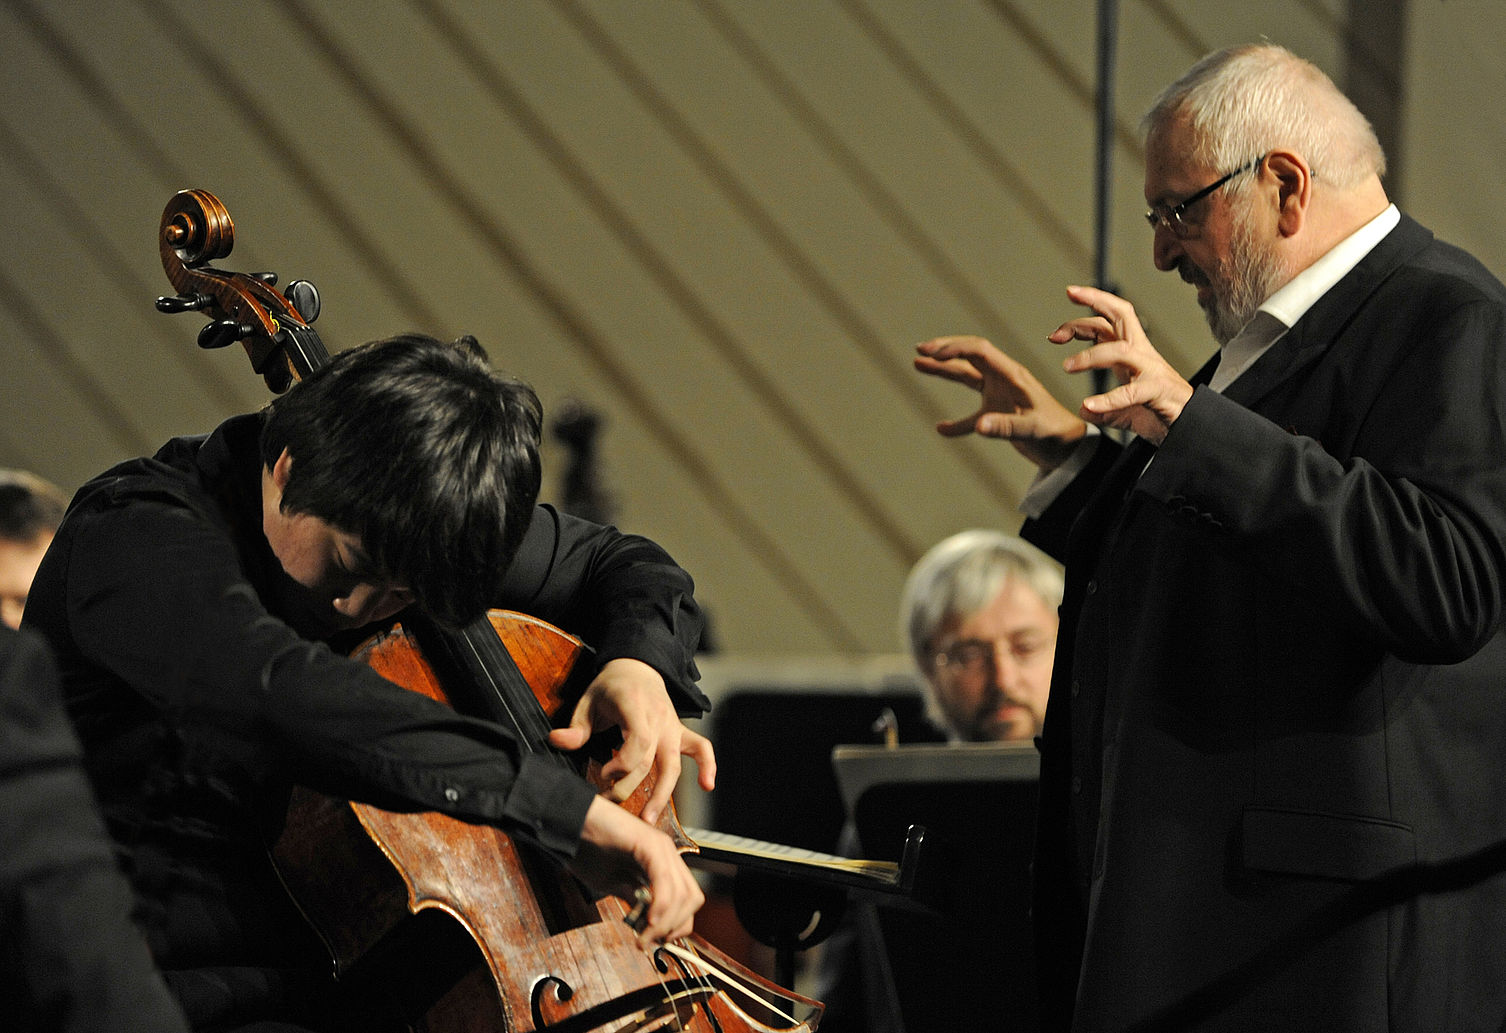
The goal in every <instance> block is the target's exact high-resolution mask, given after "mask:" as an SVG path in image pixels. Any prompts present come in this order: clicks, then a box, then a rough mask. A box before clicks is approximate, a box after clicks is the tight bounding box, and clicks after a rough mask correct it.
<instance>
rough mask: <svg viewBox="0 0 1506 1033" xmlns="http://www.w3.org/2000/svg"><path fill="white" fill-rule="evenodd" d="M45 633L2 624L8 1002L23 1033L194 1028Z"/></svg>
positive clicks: (3, 937) (0, 732)
mask: <svg viewBox="0 0 1506 1033" xmlns="http://www.w3.org/2000/svg"><path fill="white" fill-rule="evenodd" d="M82 759H83V758H82V753H81V751H80V749H79V744H78V739H77V737H76V736H74V734H73V728H72V726H71V725H70V724H69V723H68V715H67V714H66V712H65V711H64V710H63V701H62V697H61V696H60V695H59V693H58V680H57V671H56V669H55V667H54V666H53V663H52V657H51V656H49V655H48V652H47V647H46V646H44V645H43V644H42V641H41V640H40V639H39V638H38V637H37V636H35V635H33V634H30V633H27V632H21V631H17V630H15V629H14V628H11V627H8V626H5V625H0V844H4V847H3V848H0V1009H3V1013H4V1015H5V1028H6V1029H8V1030H11V1031H13V1033H99V1031H101V1030H136V1029H143V1030H153V1031H154V1033H178V1031H186V1030H187V1029H188V1023H187V1022H186V1021H184V1018H183V1013H182V1012H181V1011H179V1010H178V1007H177V1005H176V1004H175V1003H174V1002H173V999H172V997H171V996H170V995H169V994H168V992H167V987H166V986H165V985H164V984H163V982H162V977H161V976H160V975H158V973H157V971H156V968H155V967H154V966H153V964H152V957H151V955H150V954H149V953H148V952H147V948H146V942H145V941H144V940H143V939H142V937H141V933H140V931H139V930H138V929H136V927H135V926H134V925H132V923H131V889H130V887H129V886H128V885H127V884H126V881H125V879H124V878H122V877H121V874H120V872H119V870H118V869H117V868H116V866H115V856H114V851H113V850H112V849H111V844H110V839H109V836H107V835H106V834H105V827H104V823H103V822H102V821H100V817H99V812H98V810H97V809H96V808H95V804H94V797H93V795H92V793H91V792H90V790H89V782H88V779H87V778H85V777H84V771H83V767H82Z"/></svg>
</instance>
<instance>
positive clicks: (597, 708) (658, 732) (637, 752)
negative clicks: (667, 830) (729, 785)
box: [549, 657, 716, 825]
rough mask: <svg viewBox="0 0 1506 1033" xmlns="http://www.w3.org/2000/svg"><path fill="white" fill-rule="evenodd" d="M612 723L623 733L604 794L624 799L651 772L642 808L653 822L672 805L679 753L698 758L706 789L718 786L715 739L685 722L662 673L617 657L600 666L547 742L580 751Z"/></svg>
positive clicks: (605, 774) (607, 768)
mask: <svg viewBox="0 0 1506 1033" xmlns="http://www.w3.org/2000/svg"><path fill="white" fill-rule="evenodd" d="M614 727H615V728H618V729H620V730H621V732H622V745H621V746H619V747H618V748H617V749H616V750H615V751H613V754H612V759H611V760H609V761H608V762H607V763H606V764H604V765H602V768H601V777H602V778H603V779H604V780H605V781H606V783H607V789H606V795H607V796H609V797H610V798H611V799H613V800H615V801H617V802H618V803H621V802H622V801H623V800H626V799H627V798H628V797H630V796H632V795H633V792H634V791H635V790H637V788H638V786H639V785H640V784H642V782H643V780H644V779H645V778H646V777H648V774H649V772H653V774H654V784H653V792H652V793H651V794H650V795H649V798H648V801H647V802H646V803H645V804H644V806H643V812H642V816H643V820H644V821H646V822H648V823H649V824H650V825H652V824H655V823H656V822H658V820H659V816H660V815H661V814H663V813H664V810H665V808H666V807H668V806H669V801H670V795H671V794H672V793H673V792H674V789H675V783H676V782H677V781H679V778H680V768H681V761H680V758H681V756H686V757H690V758H691V759H692V760H694V761H695V763H696V769H697V774H698V779H697V780H698V782H699V783H700V786H701V788H702V789H705V790H707V791H710V790H711V789H712V788H713V787H714V786H715V785H716V752H715V751H714V750H713V749H712V747H711V741H710V740H709V739H707V738H706V737H705V736H703V735H699V734H697V733H695V732H693V731H691V730H690V729H689V728H687V727H685V725H684V724H683V723H682V722H681V721H680V716H679V715H678V714H676V713H675V708H674V703H673V702H671V700H670V698H669V692H668V690H666V689H665V687H664V678H663V677H662V676H661V675H660V674H659V672H658V671H656V670H654V669H653V668H652V667H650V666H649V665H648V664H646V663H644V662H643V661H641V660H633V659H631V658H628V657H618V658H617V659H614V660H609V661H607V662H606V663H605V664H604V665H602V668H601V671H600V672H598V673H597V675H596V677H595V679H593V680H592V682H591V684H590V685H588V686H587V687H586V691H585V692H584V693H583V694H582V695H581V698H580V702H578V703H577V704H576V705H575V711H574V713H573V714H572V715H571V718H570V723H569V724H568V725H566V726H565V727H564V728H556V729H555V730H554V731H552V732H550V733H549V742H550V744H551V745H553V746H554V747H555V748H556V749H561V750H567V751H569V750H578V749H580V748H581V747H582V746H584V745H585V744H586V740H587V739H589V738H590V737H591V736H592V735H593V734H594V733H596V732H600V731H605V730H606V729H608V728H614Z"/></svg>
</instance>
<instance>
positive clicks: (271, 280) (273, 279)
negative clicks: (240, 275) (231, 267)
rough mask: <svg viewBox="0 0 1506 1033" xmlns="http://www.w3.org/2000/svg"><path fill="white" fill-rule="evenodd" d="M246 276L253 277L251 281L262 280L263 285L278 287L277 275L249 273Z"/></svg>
mask: <svg viewBox="0 0 1506 1033" xmlns="http://www.w3.org/2000/svg"><path fill="white" fill-rule="evenodd" d="M246 275H247V276H249V277H251V279H253V280H260V281H261V282H262V283H264V284H266V285H267V286H268V287H276V286H277V274H276V273H271V272H267V273H247V274H246Z"/></svg>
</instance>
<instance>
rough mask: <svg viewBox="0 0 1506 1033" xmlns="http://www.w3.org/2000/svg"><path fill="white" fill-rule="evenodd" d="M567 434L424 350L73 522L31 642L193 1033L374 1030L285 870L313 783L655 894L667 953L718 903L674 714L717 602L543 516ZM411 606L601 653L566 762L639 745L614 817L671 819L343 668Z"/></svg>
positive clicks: (128, 467)
mask: <svg viewBox="0 0 1506 1033" xmlns="http://www.w3.org/2000/svg"><path fill="white" fill-rule="evenodd" d="M541 422H542V413H541V408H540V406H539V402H538V399H537V397H536V396H535V395H534V393H533V391H532V390H531V389H529V388H528V387H527V386H525V385H523V384H521V383H518V382H516V381H512V380H509V379H506V378H503V377H501V376H499V375H497V374H495V373H494V372H493V371H492V370H491V368H490V367H489V365H488V364H487V362H486V359H485V356H484V353H482V351H481V349H480V347H479V345H477V344H476V342H475V341H474V339H472V338H463V339H461V341H458V342H456V343H455V344H454V345H446V344H442V343H441V342H439V341H436V340H434V339H432V338H427V337H421V336H418V335H405V336H399V337H395V338H391V339H388V340H384V341H377V342H372V343H371V344H368V345H365V346H362V347H360V348H355V349H351V350H350V351H347V352H343V353H340V354H338V355H336V356H335V357H334V358H333V359H332V360H331V361H330V363H329V364H327V365H326V366H324V367H322V368H320V369H319V370H317V371H316V372H315V373H313V374H312V375H311V376H310V377H309V378H308V379H307V380H306V381H304V382H303V383H301V384H297V385H295V386H294V387H293V388H292V389H291V390H289V391H288V393H287V394H285V395H283V396H281V397H279V398H277V399H275V400H274V401H273V402H271V403H270V404H269V405H268V406H267V408H266V409H265V410H264V411H263V412H261V413H256V414H250V415H244V416H240V417H236V418H233V419H231V420H229V421H227V422H226V423H224V424H222V425H221V426H220V427H219V428H218V429H216V430H215V431H214V432H213V433H212V434H209V435H207V436H199V437H184V438H178V439H175V440H173V441H170V442H169V443H167V444H166V445H165V446H163V448H162V449H161V450H160V451H159V452H158V453H157V454H156V456H154V457H152V458H149V459H146V458H144V459H138V460H133V461H130V462H126V463H124V464H121V465H119V466H117V467H115V468H114V469H112V470H110V471H108V472H106V473H104V474H102V475H100V476H99V477H97V478H95V479H94V480H92V481H90V482H89V483H88V484H86V485H84V487H83V488H82V489H81V490H80V491H79V493H78V494H77V496H76V497H75V499H74V501H73V503H72V505H71V507H70V509H69V512H68V515H67V516H66V517H65V519H64V521H63V524H62V526H61V527H60V528H59V530H58V534H57V538H56V540H55V541H54V543H53V546H52V549H51V550H50V551H49V553H48V556H47V558H46V560H45V561H44V562H43V564H42V567H41V569H40V570H39V571H38V573H37V577H36V581H35V582H34V584H33V587H32V593H31V598H30V600H29V603H28V606H27V610H26V617H25V623H26V624H27V626H29V627H35V628H36V629H37V630H39V631H41V632H42V633H43V634H44V635H45V636H46V638H47V639H48V640H49V642H50V644H51V646H52V648H53V650H54V652H55V653H56V656H57V660H58V665H59V669H60V671H61V675H62V683H63V688H64V693H65V696H66V698H67V701H68V704H69V709H70V712H71V714H72V716H73V718H74V721H75V724H76V727H77V730H78V733H79V736H80V739H81V740H82V743H83V747H84V753H85V761H86V766H87V769H88V771H89V774H90V777H91V779H92V781H93V784H94V787H95V790H96V792H97V794H98V795H99V797H100V803H101V806H102V808H103V811H104V815H105V818H106V821H107V823H108V826H109V829H110V832H111V834H112V836H113V837H114V839H115V842H116V844H117V846H118V849H119V851H120V853H121V855H122V857H123V859H124V864H125V867H126V871H127V873H128V875H129V877H130V880H131V882H132V884H133V886H134V888H135V891H136V894H137V897H138V900H139V905H140V909H141V915H140V920H141V922H142V925H143V927H144V929H145V932H146V935H147V938H148V942H149V944H150V947H151V950H152V953H153V955H154V957H155V958H156V960H157V963H158V965H159V966H160V967H161V969H162V970H163V973H164V975H165V977H166V980H167V983H168V985H169V986H170V987H171V988H172V990H173V991H174V993H175V994H176V995H177V997H178V999H179V1000H180V1001H181V1002H182V1004H183V1007H184V1010H185V1012H186V1013H187V1015H188V1017H189V1020H190V1022H191V1023H192V1025H193V1027H194V1028H195V1029H196V1030H232V1029H242V1028H248V1027H249V1026H250V1024H253V1023H255V1024H256V1028H257V1029H258V1030H271V1029H338V1028H340V1027H341V1025H342V1022H343V1021H347V1020H348V1019H347V1017H345V1016H343V1015H342V1012H343V1008H342V1006H340V1005H333V1004H331V1003H330V1002H331V1001H332V1000H334V997H333V995H332V994H331V992H330V990H331V987H330V985H329V981H328V979H327V971H328V969H329V963H328V961H327V959H326V957H325V956H324V954H323V952H322V950H321V949H320V948H319V947H318V946H317V944H316V942H315V941H314V939H313V938H312V934H311V932H310V931H309V929H308V927H307V926H306V925H305V924H304V923H303V921H302V919H301V917H300V916H299V915H298V914H297V912H296V911H295V910H294V908H293V906H292V904H291V903H290V902H289V901H288V899H287V897H286V895H285V893H284V892H283V890H282V888H281V886H280V884H279V882H278V880H277V877H276V874H275V872H274V871H273V869H272V867H271V864H270V862H269V861H268V859H267V853H266V846H265V844H266V841H267V834H268V830H269V829H271V830H274V831H275V829H276V828H277V827H278V825H279V824H280V822H281V821H282V817H283V814H284V811H285V807H286V803H287V800H288V794H289V792H290V788H291V786H292V785H293V784H299V785H303V786H307V787H309V788H311V789H314V790H317V791H319V792H323V793H327V794H329V795H332V796H337V797H341V798H349V799H353V800H360V801H363V802H368V803H372V804H375V805H377V806H380V807H384V808H386V809H389V810H433V811H440V812H444V813H447V814H449V815H452V816H454V817H457V818H460V819H463V820H466V821H470V822H477V823H487V824H492V825H497V826H500V827H503V828H505V829H506V830H507V831H508V832H509V833H511V834H513V835H515V836H517V837H521V838H523V839H526V840H529V841H532V842H533V843H536V844H537V845H539V846H541V847H542V848H543V849H544V850H546V851H547V852H548V853H549V854H551V855H553V856H555V857H557V858H559V859H560V860H561V861H563V862H564V863H565V864H566V865H567V866H568V867H569V868H570V870H572V871H573V872H574V873H575V874H576V875H577V876H579V877H580V878H581V879H582V880H583V881H584V882H586V883H587V884H588V885H590V886H592V887H593V888H596V889H598V890H602V891H607V892H612V893H616V894H618V895H619V896H630V895H631V893H632V892H633V890H634V889H635V888H636V886H637V885H638V884H639V883H642V884H645V885H647V886H648V887H649V888H650V890H651V892H652V894H653V902H652V906H651V907H650V908H649V910H648V914H647V924H646V926H645V927H644V928H643V929H642V931H641V934H640V935H641V938H642V940H643V941H644V942H645V943H649V942H653V941H659V940H664V939H669V938H673V937H677V936H682V935H685V934H687V933H688V932H689V931H690V928H691V924H692V917H693V915H694V912H695V911H696V910H697V909H698V908H699V907H700V905H701V903H702V896H701V892H700V889H699V888H698V886H697V885H696V883H695V881H694V879H693V877H692V876H691V874H690V872H689V870H688V869H687V868H686V866H685V864H684V862H683V861H682V860H681V858H680V856H679V854H678V852H677V850H676V849H675V847H674V845H673V843H672V842H671V841H670V839H669V838H668V837H667V836H665V835H664V834H662V833H661V832H659V831H658V830H657V829H655V828H653V827H652V825H651V823H652V821H653V820H654V819H656V818H657V816H658V815H659V813H661V812H662V811H663V809H664V808H665V806H666V804H667V802H668V798H669V794H670V791H671V789H672V788H673V786H674V784H675V781H676V778H677V777H678V774H679V771H680V766H681V759H680V758H681V755H682V754H683V755H687V756H690V757H691V758H693V759H694V760H695V761H696V764H697V767H698V770H699V773H700V784H701V785H702V787H703V788H705V789H710V788H711V786H712V785H713V783H714V781H715V760H714V756H713V752H712V749H711V745H710V743H709V742H708V741H707V740H706V739H704V738H703V737H701V736H700V735H697V734H696V733H694V732H692V731H690V730H689V729H687V728H686V727H685V726H684V725H683V724H681V722H680V720H679V716H678V714H677V711H680V712H683V713H685V714H687V715H690V714H699V713H701V712H703V711H704V710H705V709H707V708H708V706H709V704H708V703H707V701H706V698H705V696H704V695H703V694H702V693H701V692H700V691H699V689H698V688H697V687H696V685H695V678H696V677H697V672H696V670H695V665H694V660H693V654H694V651H695V647H696V643H697V640H698V638H699V635H700V630H701V619H700V615H699V610H698V608H697V606H696V603H695V601H694V599H693V597H692V589H693V585H692V582H691V579H690V577H689V575H688V574H686V573H685V571H683V570H682V569H681V568H680V567H678V566H677V565H676V564H675V563H674V562H673V561H672V560H671V559H670V557H669V556H668V555H667V554H666V553H665V552H664V551H663V550H662V549H660V548H659V547H658V546H657V545H655V544H653V543H652V542H649V541H647V540H645V539H643V538H639V537H635V536H631V535H626V534H622V533H620V532H618V531H617V530H615V529H613V528H609V527H602V526H598V525H594V524H588V523H585V522H583V521H579V520H575V519H572V518H570V517H568V516H565V515H563V514H560V513H558V512H556V511H555V510H553V509H552V508H550V507H549V506H541V505H536V503H535V500H536V497H537V494H538V490H539V484H540V470H539V458H538V440H539V433H540V427H541ZM410 607H413V608H416V609H420V610H422V611H423V612H424V613H425V614H426V615H428V616H429V617H431V618H433V619H435V620H437V621H439V622H441V623H444V624H449V625H456V624H460V623H463V622H466V621H469V620H470V619H473V618H475V617H478V616H480V615H481V614H482V613H483V612H485V610H487V609H488V608H491V607H497V608H507V609H515V610H521V611H524V612H527V613H529V614H532V615H534V616H536V617H539V618H541V619H544V620H547V621H549V622H551V623H553V624H555V625H557V626H559V627H561V628H563V629H564V630H567V631H569V632H572V633H574V634H577V635H579V636H581V637H582V638H584V639H585V640H586V641H587V642H589V643H590V644H591V645H592V646H593V648H594V650H595V652H594V654H592V661H591V662H594V663H596V664H598V665H599V668H598V671H597V672H596V674H595V677H594V680H592V681H591V683H590V684H589V686H588V687H587V689H586V690H585V693H584V695H583V697H582V699H581V701H580V703H579V705H578V706H577V708H576V710H575V712H574V715H573V718H572V721H571V723H570V725H569V726H568V727H566V728H562V729H557V730H556V731H554V732H552V733H551V735H550V739H551V743H552V745H554V746H556V747H559V748H562V749H575V748H578V747H580V746H582V745H583V744H584V742H585V740H586V739H587V737H588V736H589V735H590V734H591V733H592V732H594V731H601V730H603V729H608V728H611V727H613V726H616V727H618V728H620V730H621V733H622V736H623V742H622V745H621V747H620V748H619V749H618V750H617V751H616V752H615V754H614V757H613V758H612V759H611V761H610V762H609V763H608V764H607V765H606V768H605V770H604V776H605V777H606V778H607V779H608V780H609V781H610V782H611V783H612V789H611V790H610V791H609V792H608V793H606V794H604V796H605V797H610V798H615V799H622V798H625V796H626V795H627V794H628V793H629V792H631V790H632V789H633V788H634V787H636V786H637V785H638V784H639V783H640V782H641V781H642V779H643V777H644V776H645V775H646V774H647V773H648V772H649V771H650V770H651V769H653V770H655V771H656V772H657V778H658V781H657V788H656V790H655V792H654V794H653V796H652V798H651V799H650V800H649V802H648V804H647V806H646V807H645V809H644V812H643V814H644V820H640V819H639V818H637V817H634V816H632V815H631V814H630V813H629V812H627V811H626V810H624V809H623V808H621V807H619V806H616V804H615V803H613V802H612V799H609V798H603V797H599V796H598V795H597V794H596V793H595V792H594V791H593V789H592V788H591V786H590V785H589V784H588V783H587V782H585V781H584V780H583V779H581V778H578V777H577V776H575V775H574V774H573V773H572V772H570V771H568V770H562V769H561V768H560V767H559V766H558V765H554V764H550V763H546V759H541V758H539V757H537V756H531V755H530V756H524V755H523V754H522V752H520V749H519V746H518V744H517V742H516V741H515V740H514V739H513V738H512V737H511V736H510V735H509V733H507V732H506V731H504V730H503V729H502V728H500V727H499V726H497V725H494V724H492V723H489V722H485V721H481V720H476V719H471V718H467V717H464V716H461V715H459V714H457V713H456V712H455V711H453V710H451V709H450V708H448V707H446V706H443V705H442V704H438V703H435V702H433V701H431V700H429V699H427V698H424V697H422V696H421V695H419V694H418V693H415V692H410V691H408V690H406V689H403V688H401V687H398V686H396V685H394V684H392V683H390V682H388V681H386V680H385V679H383V678H381V677H380V676H378V675H377V674H376V673H374V672H373V671H372V670H371V669H370V668H368V667H367V666H366V665H364V664H362V663H360V662H358V661H356V660H352V659H350V658H348V657H347V656H345V655H344V652H345V650H347V649H348V648H350V647H352V646H354V645H355V644H356V643H358V642H359V641H361V640H363V639H364V638H366V637H368V636H369V635H370V634H371V632H372V630H373V627H374V626H380V625H381V623H382V622H390V620H391V619H392V618H393V617H395V616H396V615H397V614H399V613H401V612H402V611H404V610H406V609H408V608H410ZM582 662H586V661H584V660H583V661H582ZM363 1028H367V1027H365V1026H363Z"/></svg>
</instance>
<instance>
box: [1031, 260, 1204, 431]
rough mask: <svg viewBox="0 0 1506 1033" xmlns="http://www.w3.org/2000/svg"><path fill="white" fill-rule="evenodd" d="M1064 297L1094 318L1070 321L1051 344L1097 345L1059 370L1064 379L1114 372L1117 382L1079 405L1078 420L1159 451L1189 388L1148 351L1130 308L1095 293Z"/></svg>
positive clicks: (1078, 291)
mask: <svg viewBox="0 0 1506 1033" xmlns="http://www.w3.org/2000/svg"><path fill="white" fill-rule="evenodd" d="M1067 297H1069V298H1071V299H1072V300H1073V301H1075V302H1076V303H1077V304H1079V305H1086V306H1088V307H1089V308H1091V309H1092V310H1093V311H1094V312H1095V313H1096V315H1092V316H1083V317H1081V318H1079V319H1071V320H1068V321H1067V322H1065V323H1063V324H1062V325H1061V326H1059V327H1057V328H1056V330H1054V331H1053V332H1052V333H1051V334H1050V340H1052V341H1054V342H1055V343H1057V344H1066V343H1067V342H1069V341H1073V340H1078V341H1093V342H1095V343H1094V344H1093V346H1092V347H1090V348H1086V349H1084V350H1083V351H1080V352H1078V353H1077V354H1075V355H1072V356H1070V357H1069V358H1068V359H1067V360H1066V361H1065V362H1063V363H1062V368H1063V369H1065V370H1066V371H1067V372H1068V373H1081V372H1082V371H1083V370H1089V369H1107V370H1112V371H1113V372H1114V375H1115V377H1116V378H1117V379H1118V380H1119V386H1118V387H1116V388H1114V389H1113V390H1111V391H1106V392H1104V393H1103V394H1101V395H1090V396H1088V397H1087V398H1084V399H1083V400H1082V409H1081V410H1080V412H1081V415H1082V418H1083V419H1085V420H1087V421H1089V422H1090V423H1095V424H1098V425H1099V426H1106V427H1116V428H1118V429H1120V430H1128V431H1131V432H1133V433H1135V434H1138V435H1139V436H1140V437H1142V438H1145V439H1146V440H1147V441H1149V442H1150V443H1151V444H1154V445H1159V444H1160V443H1161V442H1162V441H1164V440H1165V439H1166V434H1167V431H1169V430H1170V429H1171V425H1172V424H1173V423H1175V422H1176V419H1177V417H1178V416H1180V415H1181V414H1182V409H1183V407H1184V406H1186V404H1187V401H1188V399H1190V398H1191V397H1192V385H1191V384H1189V383H1188V382H1187V381H1186V380H1185V379H1184V378H1183V377H1182V375H1181V374H1180V373H1178V372H1177V371H1176V370H1175V369H1174V368H1172V365H1171V363H1169V362H1167V361H1166V360H1165V359H1164V358H1162V357H1161V353H1160V352H1158V351H1156V349H1155V348H1154V347H1152V346H1151V343H1150V339H1149V338H1148V337H1146V336H1145V330H1144V329H1143V328H1142V327H1141V326H1140V319H1139V317H1138V316H1136V315H1135V307H1134V306H1133V305H1131V304H1130V303H1129V302H1127V301H1125V300H1124V299H1123V298H1121V297H1118V296H1116V295H1113V294H1110V293H1109V292H1108V291H1101V290H1098V289H1097V288H1095V287H1068V288H1067Z"/></svg>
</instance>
